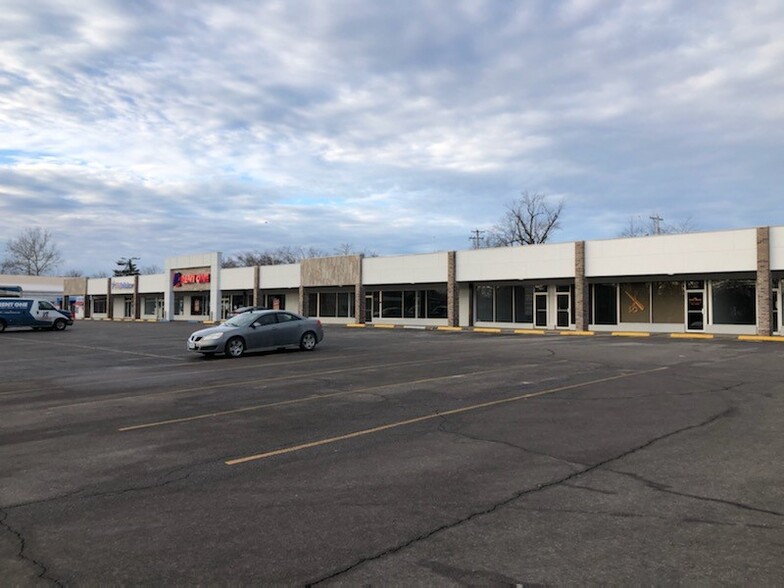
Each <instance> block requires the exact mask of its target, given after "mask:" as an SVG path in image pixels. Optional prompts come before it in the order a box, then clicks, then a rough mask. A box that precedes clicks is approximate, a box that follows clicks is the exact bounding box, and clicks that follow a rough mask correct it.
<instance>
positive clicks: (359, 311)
mask: <svg viewBox="0 0 784 588" xmlns="http://www.w3.org/2000/svg"><path fill="white" fill-rule="evenodd" d="M364 260H365V256H364V255H360V256H359V263H358V269H357V282H356V284H354V322H356V323H357V324H362V325H363V324H365V285H364V284H363V283H362V279H363V278H362V263H363V262H364Z"/></svg>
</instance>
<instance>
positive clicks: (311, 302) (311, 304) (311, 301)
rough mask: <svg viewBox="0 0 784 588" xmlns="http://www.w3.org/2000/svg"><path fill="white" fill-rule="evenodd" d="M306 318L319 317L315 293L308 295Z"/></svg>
mask: <svg viewBox="0 0 784 588" xmlns="http://www.w3.org/2000/svg"><path fill="white" fill-rule="evenodd" d="M308 316H321V315H320V314H319V307H318V294H316V293H315V292H311V293H310V294H308Z"/></svg>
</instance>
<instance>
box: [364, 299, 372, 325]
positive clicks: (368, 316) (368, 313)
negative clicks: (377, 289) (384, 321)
mask: <svg viewBox="0 0 784 588" xmlns="http://www.w3.org/2000/svg"><path fill="white" fill-rule="evenodd" d="M365 322H366V323H372V322H373V294H365Z"/></svg>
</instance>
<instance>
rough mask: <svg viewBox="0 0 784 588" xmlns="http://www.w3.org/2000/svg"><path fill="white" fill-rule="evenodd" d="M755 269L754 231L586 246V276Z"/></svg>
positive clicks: (599, 242) (686, 235) (698, 272)
mask: <svg viewBox="0 0 784 588" xmlns="http://www.w3.org/2000/svg"><path fill="white" fill-rule="evenodd" d="M756 270H757V232H756V229H744V230H738V231H722V232H716V233H691V234H683V235H655V236H652V237H636V238H633V239H612V240H606V241H586V243H585V275H586V276H587V277H591V276H597V277H599V276H638V275H640V276H643V275H656V274H663V275H668V274H673V275H677V274H706V273H713V272H739V271H752V272H753V271H756Z"/></svg>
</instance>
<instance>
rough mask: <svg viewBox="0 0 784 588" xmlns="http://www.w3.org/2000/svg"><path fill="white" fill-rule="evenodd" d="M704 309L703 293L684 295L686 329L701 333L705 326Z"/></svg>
mask: <svg viewBox="0 0 784 588" xmlns="http://www.w3.org/2000/svg"><path fill="white" fill-rule="evenodd" d="M704 307H705V293H704V292H688V293H687V294H686V321H687V324H686V328H687V329H689V330H692V331H701V330H702V329H703V328H704V326H705V324H704V323H705V319H704V316H705V315H704V314H703V312H702V310H703V308H704Z"/></svg>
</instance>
